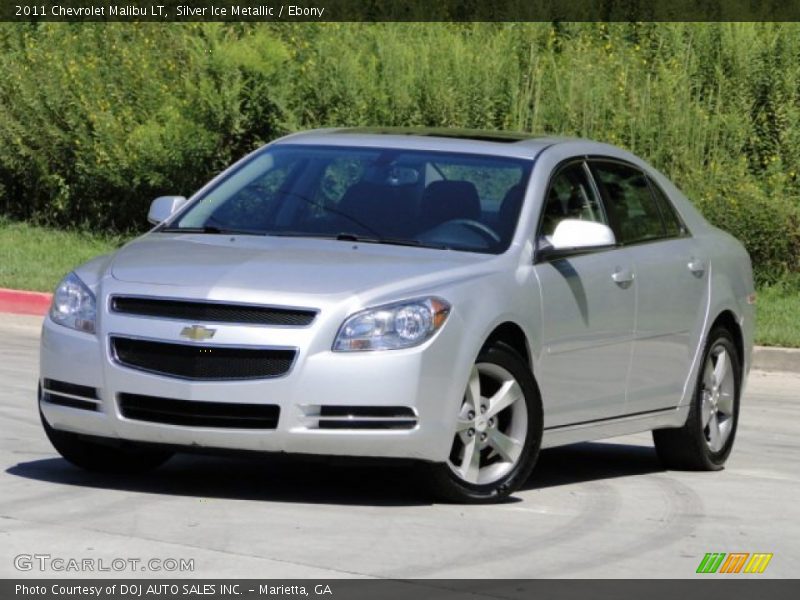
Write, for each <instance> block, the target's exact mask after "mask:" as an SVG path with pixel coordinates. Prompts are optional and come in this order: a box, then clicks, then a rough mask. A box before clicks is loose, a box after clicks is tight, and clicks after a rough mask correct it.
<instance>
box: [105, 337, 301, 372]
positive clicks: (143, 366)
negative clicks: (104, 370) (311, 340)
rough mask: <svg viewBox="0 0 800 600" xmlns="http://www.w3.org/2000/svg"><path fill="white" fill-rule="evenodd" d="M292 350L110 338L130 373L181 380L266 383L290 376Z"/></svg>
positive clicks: (117, 354)
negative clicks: (231, 380) (246, 380)
mask: <svg viewBox="0 0 800 600" xmlns="http://www.w3.org/2000/svg"><path fill="white" fill-rule="evenodd" d="M295 354H296V351H295V350H292V349H269V348H230V347H221V346H202V345H196V344H175V343H170V342H156V341H151V340H139V339H132V338H124V337H112V338H111V355H112V356H113V357H114V360H116V361H117V362H118V363H119V364H121V365H123V366H126V367H129V368H131V369H138V370H140V371H147V372H148V373H156V374H159V375H168V376H171V377H179V378H182V379H195V380H223V379H266V378H269V377H279V376H281V375H284V374H286V373H288V372H289V369H291V367H292V363H293V362H294V358H295Z"/></svg>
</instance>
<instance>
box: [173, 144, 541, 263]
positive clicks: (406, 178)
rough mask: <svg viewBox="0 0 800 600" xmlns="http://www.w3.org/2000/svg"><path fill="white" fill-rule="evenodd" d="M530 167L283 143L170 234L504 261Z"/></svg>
mask: <svg viewBox="0 0 800 600" xmlns="http://www.w3.org/2000/svg"><path fill="white" fill-rule="evenodd" d="M530 167H531V161H530V160H521V159H513V158H504V157H494V156H476V155H471V154H456V153H448V152H427V151H412V150H399V149H386V148H351V147H320V146H305V145H299V144H298V145H295V144H285V145H276V146H272V147H269V148H267V149H265V150H264V151H262V152H260V153H258V154H256V155H254V156H253V157H252V158H250V159H249V160H248V161H246V162H245V163H243V164H242V165H241V166H239V167H238V168H237V169H235V170H234V171H233V172H231V173H230V174H228V175H227V176H226V177H225V178H223V179H222V180H221V181H220V182H219V183H217V184H216V185H215V186H214V187H213V188H211V189H210V190H209V191H207V192H205V193H204V194H203V196H202V197H201V198H200V199H199V200H197V201H196V202H194V203H193V205H192V206H191V207H190V208H189V209H188V210H187V211H186V212H184V213H183V214H182V215H181V216H180V217H179V218H178V219H177V220H172V221H171V222H169V223H167V224H165V225H164V226H162V227H161V228H160V231H164V232H187V233H189V232H203V233H238V234H253V235H275V236H296V237H316V238H329V239H338V240H344V241H363V242H371V243H385V244H398V245H411V246H421V247H433V248H447V249H453V250H466V251H473V252H485V253H500V252H503V251H504V250H505V249H506V248H508V246H509V244H510V242H511V237H512V235H513V233H514V229H515V227H516V224H517V218H518V216H519V212H520V207H521V204H522V197H523V194H524V190H525V185H526V183H527V179H528V175H529V173H530Z"/></svg>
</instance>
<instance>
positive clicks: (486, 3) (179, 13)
mask: <svg viewBox="0 0 800 600" xmlns="http://www.w3.org/2000/svg"><path fill="white" fill-rule="evenodd" d="M0 4H2V6H0V21H17V22H39V21H65V22H89V21H129V22H136V21H151V22H152V21H155V22H189V21H231V22H234V21H237V22H238V21H260V22H301V21H305V22H326V21H330V22H333V21H362V22H379V21H440V22H443V21H495V22H501V21H504V22H512V21H547V22H551V21H798V20H800V3H797V2H792V1H788V2H787V1H780V0H669V1H667V2H653V1H652V0H436V1H435V2H431V1H430V0H406V1H398V0H311V1H309V0H289V1H285V0H274V1H271V0H145V1H142V0H130V1H124V0H4V1H3V2H2V3H0Z"/></svg>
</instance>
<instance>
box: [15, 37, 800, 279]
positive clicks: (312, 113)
mask: <svg viewBox="0 0 800 600" xmlns="http://www.w3.org/2000/svg"><path fill="white" fill-rule="evenodd" d="M798 56H800V24H797V23H778V24H775V23H701V24H692V23H611V24H606V23H557V24H549V23H455V24H454V23H376V24H359V23H326V24H317V23H304V24H291V25H289V24H263V23H262V24H219V23H194V24H130V23H125V24H123V23H107V24H81V25H71V24H55V23H48V24H37V25H26V24H11V23H5V24H0V106H2V110H0V211H2V213H4V214H7V215H11V216H14V217H18V218H28V219H31V218H33V219H36V220H39V221H44V222H46V223H49V224H55V225H59V226H62V227H63V226H65V225H86V226H89V227H93V228H96V229H97V228H112V229H117V230H127V229H139V228H141V227H143V226H144V218H143V217H144V214H145V212H146V206H147V203H148V202H149V201H150V199H151V198H152V197H154V196H156V195H158V194H161V193H184V194H188V193H191V192H192V191H194V190H195V189H196V188H197V187H198V186H199V185H201V184H202V183H203V182H204V181H205V180H206V179H208V177H210V176H211V175H213V174H214V173H216V172H218V171H219V170H220V169H221V168H223V167H224V166H225V165H227V164H229V163H230V162H231V161H232V160H234V159H235V158H238V157H240V156H241V155H243V154H244V153H246V152H247V151H249V150H251V149H252V148H254V147H257V146H258V145H260V144H263V143H264V142H266V141H269V140H270V139H273V138H274V137H276V136H278V135H280V134H281V133H283V132H285V131H289V130H294V129H301V128H309V127H330V126H341V125H382V126H390V125H400V126H437V127H475V128H488V129H506V130H522V131H528V132H533V133H547V134H556V135H568V136H581V137H588V138H592V139H597V140H600V141H606V142H610V143H612V144H616V145H620V146H622V147H625V148H627V149H629V150H631V151H633V152H635V153H637V154H638V155H640V156H642V157H644V158H646V159H647V160H648V161H649V162H651V163H652V164H653V165H654V166H655V167H657V168H658V169H660V170H661V171H663V172H664V173H665V174H667V175H668V176H669V177H670V178H671V179H672V180H673V181H675V182H676V184H677V185H678V186H679V187H681V189H683V190H684V192H685V193H686V194H687V196H689V197H690V198H691V199H692V200H693V201H694V202H696V203H697V205H698V206H699V207H700V209H701V210H702V211H703V212H704V214H705V215H706V216H707V217H708V218H709V219H710V220H711V221H712V222H714V223H716V224H718V225H719V226H721V227H724V228H726V229H728V230H729V231H731V232H732V233H733V234H734V235H736V236H737V237H739V238H740V239H741V240H742V241H743V242H744V243H745V245H746V246H747V247H748V249H749V250H750V252H751V253H752V255H753V260H754V263H755V266H756V274H757V277H758V278H759V280H760V281H765V282H767V281H772V280H774V279H775V278H776V277H778V276H779V275H780V274H781V273H783V272H787V271H788V272H797V271H799V270H800V266H798V254H799V253H800V249H799V248H800V244H798V241H797V231H798V224H797V223H798V216H797V215H798V210H800V179H799V178H798V175H799V174H800V127H797V126H796V124H797V123H798V122H800V61H798V60H797V57H798ZM3 188H4V191H3ZM3 194H4V195H3Z"/></svg>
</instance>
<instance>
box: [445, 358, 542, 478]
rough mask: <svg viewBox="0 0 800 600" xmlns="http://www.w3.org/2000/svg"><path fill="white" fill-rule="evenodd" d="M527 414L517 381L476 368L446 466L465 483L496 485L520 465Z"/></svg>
mask: <svg viewBox="0 0 800 600" xmlns="http://www.w3.org/2000/svg"><path fill="white" fill-rule="evenodd" d="M527 433H528V410H527V407H526V404H525V396H524V393H523V391H522V387H521V386H520V385H519V383H518V382H517V380H516V379H515V378H514V376H513V375H512V374H511V373H510V372H508V371H507V370H506V369H504V368H503V367H501V366H499V365H496V364H493V363H477V364H475V365H474V366H473V367H472V371H471V373H470V378H469V383H468V384H467V389H466V392H465V393H464V400H463V403H462V405H461V411H460V413H459V417H458V423H457V427H456V434H455V438H454V440H453V446H452V450H451V452H450V458H449V460H448V465H449V467H450V469H451V470H452V471H453V472H454V473H455V474H456V475H457V476H458V477H459V478H460V479H461V480H463V481H465V482H467V483H471V484H474V485H485V484H490V483H494V482H495V481H498V480H499V479H501V478H503V477H504V476H506V475H507V474H508V473H509V472H510V471H511V470H512V469H513V468H514V467H515V466H516V464H517V463H518V462H519V460H520V457H521V456H522V450H523V448H524V445H525V438H526V436H527Z"/></svg>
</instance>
